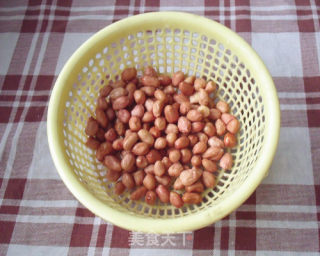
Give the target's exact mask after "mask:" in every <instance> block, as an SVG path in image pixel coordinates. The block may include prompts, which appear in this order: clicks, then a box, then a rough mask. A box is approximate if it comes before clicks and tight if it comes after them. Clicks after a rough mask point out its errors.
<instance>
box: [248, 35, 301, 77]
mask: <svg viewBox="0 0 320 256" xmlns="http://www.w3.org/2000/svg"><path fill="white" fill-rule="evenodd" d="M252 46H253V48H254V49H255V50H256V51H257V52H258V54H259V55H260V57H261V58H262V60H263V61H264V63H265V64H266V66H267V68H268V69H269V71H270V73H271V75H272V76H295V77H297V76H303V72H302V60H301V48H300V38H299V34H298V33H273V34H271V33H252Z"/></svg>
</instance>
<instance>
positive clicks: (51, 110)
mask: <svg viewBox="0 0 320 256" xmlns="http://www.w3.org/2000/svg"><path fill="white" fill-rule="evenodd" d="M167 15H170V16H172V17H177V18H184V19H190V18H196V19H199V20H203V21H205V22H209V23H211V24H208V25H211V26H212V25H214V26H215V27H216V28H219V29H222V30H224V31H226V32H228V33H231V35H232V36H233V37H235V38H237V40H240V41H241V46H243V48H242V50H245V51H248V52H249V53H250V54H254V55H255V57H256V58H255V62H256V64H257V66H258V67H260V68H262V69H263V70H264V71H265V72H264V76H263V80H264V82H266V83H267V84H269V85H270V87H269V90H270V91H269V92H268V94H267V95H265V96H266V102H265V103H266V104H269V103H270V99H272V101H271V103H272V104H271V103H270V104H269V107H268V110H269V111H270V114H271V115H270V114H269V115H268V116H270V118H271V120H270V121H272V123H271V122H268V123H269V127H266V129H265V130H266V132H265V136H266V137H265V141H266V143H265V144H264V145H263V147H262V149H261V156H262V158H263V159H262V160H261V161H258V165H256V166H255V168H254V169H253V170H252V174H251V175H250V176H249V177H248V178H247V179H246V180H245V181H244V182H243V184H242V185H241V186H240V187H239V188H238V189H237V192H236V193H233V195H232V196H230V197H229V198H228V199H227V200H225V201H222V202H221V203H219V205H217V206H214V207H212V208H211V209H207V210H204V211H201V212H199V213H195V214H193V215H189V216H184V217H179V218H175V219H166V220H164V219H159V220H157V221H154V219H152V218H145V217H142V216H134V215H128V214H126V213H123V212H121V211H118V210H115V209H113V208H112V207H109V206H107V205H105V204H104V203H103V202H102V201H101V200H99V199H98V198H96V197H94V195H93V194H92V193H91V192H90V191H89V190H88V189H87V188H85V187H83V186H82V184H81V183H80V181H79V180H78V178H77V177H76V175H75V174H74V172H72V171H71V170H70V167H69V163H68V161H67V159H66V157H65V155H64V154H62V152H61V151H60V149H61V148H63V147H64V145H63V143H62V140H59V139H57V138H59V137H60V136H61V133H60V134H59V132H58V125H57V124H58V121H59V116H58V113H59V111H58V104H55V102H56V101H57V100H58V99H59V98H60V97H61V95H62V94H63V84H64V83H63V82H64V81H66V80H67V73H68V71H69V70H71V68H72V67H73V66H74V64H75V63H76V62H77V61H78V59H80V58H81V55H82V53H84V52H85V51H86V50H87V47H88V45H89V46H90V45H93V44H94V42H95V41H96V40H99V38H101V37H103V36H104V34H105V33H108V32H109V31H110V32H112V30H115V29H118V28H117V26H118V25H125V24H126V23H127V22H128V21H131V22H137V21H139V20H140V19H145V17H147V16H153V17H156V16H158V17H163V18H164V19H165V18H168V17H167ZM139 22H140V21H139ZM239 43H240V42H239ZM47 120H48V121H47V135H48V142H49V148H50V152H51V156H52V158H53V161H54V164H55V166H56V168H57V170H58V173H59V175H60V177H61V179H62V180H63V182H64V183H65V185H66V186H67V187H68V189H69V190H70V191H71V193H72V194H73V195H74V196H75V197H76V198H77V199H78V200H79V201H80V202H81V203H82V204H83V205H84V206H86V207H87V208H88V209H90V210H91V211H92V212H93V213H94V214H96V215H98V216H100V217H102V218H103V219H107V220H108V221H110V222H111V223H114V224H116V225H117V226H120V227H122V228H124V229H129V230H138V231H143V232H155V233H172V232H182V231H189V230H194V229H198V228H201V227H204V226H207V225H209V224H211V223H212V222H215V221H218V220H220V219H222V218H223V217H224V216H226V215H228V214H229V213H230V212H232V211H233V210H235V209H236V208H238V207H239V206H240V205H241V204H242V203H243V202H244V201H245V200H246V199H247V198H248V197H249V196H250V195H251V194H252V193H253V192H254V190H255V189H256V188H257V186H258V185H259V184H260V182H261V181H262V179H263V177H264V175H265V173H266V172H267V171H268V169H269V167H270V165H271V162H272V159H273V157H274V154H275V151H276V147H277V144H278V139H279V133H280V107H279V102H278V98H277V93H276V90H275V87H274V84H273V81H272V78H271V76H270V74H269V72H268V71H267V69H266V67H265V65H264V63H263V62H262V60H261V59H260V57H259V56H258V54H257V53H256V52H255V51H254V50H253V49H252V48H251V47H250V46H249V45H248V44H247V43H246V42H245V41H244V40H243V39H242V38H241V37H240V36H238V35H237V34H236V33H234V32H233V31H231V30H230V29H228V28H226V27H225V26H223V25H221V24H219V23H217V22H215V21H212V20H210V19H207V18H205V17H201V16H198V15H195V14H190V13H182V12H154V13H145V14H140V15H136V16H132V17H129V18H126V19H123V20H120V21H118V22H115V23H113V24H111V25H109V26H108V27H106V28H103V29H102V30H100V31H99V32H97V33H96V34H95V35H94V36H92V37H91V38H89V39H88V40H87V41H86V42H85V43H84V44H83V45H82V46H80V48H79V49H78V50H77V51H76V52H75V53H74V54H73V55H72V56H71V57H70V59H69V60H68V61H67V63H66V65H65V66H64V68H63V69H62V71H61V73H60V75H59V77H58V79H57V81H56V83H55V86H54V88H53V90H52V95H51V97H50V102H49V107H48V119H47ZM271 133H272V134H271ZM271 137H272V138H273V139H272V140H271ZM62 138H63V137H62ZM270 152H271V153H270ZM68 170H69V171H68ZM213 212H215V213H216V215H213ZM195 218H196V219H197V221H195ZM141 221H143V223H144V224H143V225H141Z"/></svg>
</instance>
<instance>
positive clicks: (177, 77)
mask: <svg viewBox="0 0 320 256" xmlns="http://www.w3.org/2000/svg"><path fill="white" fill-rule="evenodd" d="M183 80H184V74H183V72H182V71H178V72H176V73H174V74H173V75H172V85H173V86H178V85H179V84H180V83H181V82H182V81H183Z"/></svg>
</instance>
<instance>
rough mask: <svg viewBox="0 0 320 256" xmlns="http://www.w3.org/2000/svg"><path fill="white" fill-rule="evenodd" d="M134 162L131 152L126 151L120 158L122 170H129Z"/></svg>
mask: <svg viewBox="0 0 320 256" xmlns="http://www.w3.org/2000/svg"><path fill="white" fill-rule="evenodd" d="M135 162H136V159H135V157H134V156H133V154H132V153H130V152H128V153H127V154H126V155H125V156H124V157H123V158H122V160H121V168H122V170H123V171H125V172H127V171H130V170H131V169H132V168H133V166H134V164H135Z"/></svg>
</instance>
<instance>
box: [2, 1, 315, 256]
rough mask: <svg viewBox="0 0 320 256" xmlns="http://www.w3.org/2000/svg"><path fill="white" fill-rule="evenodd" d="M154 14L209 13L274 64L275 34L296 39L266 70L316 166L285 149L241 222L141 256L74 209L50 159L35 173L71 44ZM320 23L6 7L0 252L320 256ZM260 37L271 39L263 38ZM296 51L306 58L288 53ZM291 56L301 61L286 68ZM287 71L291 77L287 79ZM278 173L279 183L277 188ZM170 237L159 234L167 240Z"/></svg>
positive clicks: (242, 11)
mask: <svg viewBox="0 0 320 256" xmlns="http://www.w3.org/2000/svg"><path fill="white" fill-rule="evenodd" d="M159 10H160V11H163V10H177V11H187V12H193V13H195V14H199V15H204V16H206V17H208V18H210V19H214V20H216V21H219V22H221V23H222V24H224V25H226V26H228V27H230V28H231V29H233V30H235V31H236V32H239V33H240V35H241V36H243V37H244V38H245V39H246V40H247V41H248V42H249V43H252V44H253V46H254V47H257V50H258V51H259V47H260V48H262V49H263V48H268V47H269V45H270V44H271V45H273V46H272V47H273V48H271V50H272V51H271V54H272V52H276V50H277V49H276V48H277V45H275V46H274V44H272V43H273V41H274V40H277V39H278V37H279V36H280V37H281V38H285V39H286V38H287V37H286V36H287V35H290V38H291V37H292V38H297V39H298V40H296V41H290V43H288V44H287V48H288V51H287V53H283V56H281V55H280V56H276V55H275V56H274V57H273V58H272V59H273V60H274V61H275V62H274V63H276V65H279V66H277V69H273V68H274V67H273V66H268V65H274V63H273V62H270V63H269V62H268V60H267V61H266V60H265V61H266V65H267V66H268V67H269V69H270V70H271V71H272V70H275V71H276V75H274V74H273V73H271V74H272V75H274V81H275V84H276V87H277V90H278V93H279V100H280V105H281V115H282V120H281V125H282V129H283V135H286V134H287V133H288V132H290V134H299V133H303V134H307V136H306V137H304V141H305V144H303V145H299V147H302V151H299V152H304V154H305V155H304V157H305V158H306V159H310V163H309V162H307V160H306V161H305V162H303V163H299V162H295V161H296V159H295V158H294V157H293V155H294V153H293V152H294V151H290V146H291V144H287V149H288V152H278V153H277V156H276V158H275V161H274V164H273V166H272V167H271V169H272V172H270V174H269V177H268V178H267V179H266V180H265V181H264V183H263V184H262V185H261V186H259V188H258V189H257V191H256V192H255V193H254V194H253V195H252V196H251V197H250V198H249V199H248V200H247V201H246V202H245V203H244V204H243V205H242V206H241V207H240V208H239V209H238V210H237V211H236V212H234V213H232V214H231V215H230V216H227V217H226V218H224V219H223V220H221V221H220V222H218V223H216V224H215V225H211V226H208V227H205V228H203V229H200V230H197V231H194V232H192V233H186V234H185V235H186V236H185V239H186V241H183V236H182V234H180V235H175V236H173V237H174V238H173V240H172V241H174V242H175V245H174V246H173V245H170V244H169V245H168V244H166V245H161V243H160V244H159V245H158V246H147V245H145V246H135V245H132V244H130V236H131V235H132V233H131V232H129V231H126V230H123V229H121V228H118V227H115V226H113V225H111V224H109V223H105V222H103V221H100V219H99V218H98V217H95V216H94V215H93V214H92V213H91V212H90V211H88V210H87V209H85V208H83V207H82V206H79V205H78V203H77V202H76V200H75V199H74V198H73V196H72V195H71V194H70V192H69V191H68V190H67V189H66V187H65V185H64V184H63V183H62V182H61V181H60V179H59V178H58V177H57V175H56V174H53V173H51V172H50V171H53V172H54V168H53V167H52V166H51V165H52V162H51V160H50V159H49V155H46V156H44V157H48V159H47V160H48V162H47V166H48V168H50V167H52V169H50V170H49V171H48V170H47V169H48V168H44V169H43V170H42V171H40V170H38V169H39V168H37V164H36V163H35V162H34V161H35V159H37V158H36V156H37V154H44V153H43V151H45V152H47V154H49V152H48V149H47V148H46V149H43V148H41V145H42V144H43V143H44V142H43V141H44V139H43V138H45V129H43V127H44V123H43V121H45V120H46V110H47V104H48V100H49V97H50V92H51V89H52V86H53V83H54V81H55V79H56V75H57V70H56V69H57V67H58V65H57V64H58V63H59V61H60V59H61V54H62V49H63V47H67V46H66V44H67V43H68V42H67V41H66V40H67V39H66V38H68V36H73V35H75V36H79V35H85V36H86V35H88V36H89V34H91V33H94V32H96V31H97V30H99V29H101V28H103V27H105V26H106V25H108V24H110V23H112V22H115V21H117V20H120V19H122V18H125V17H127V16H131V15H135V14H139V13H142V12H150V11H159ZM319 17H320V4H319V2H318V1H315V0H308V1H304V0H295V1H291V2H290V1H289V2H288V1H276V0H272V1H267V2H265V1H248V0H244V1H235V0H227V1H224V2H219V1H208V0H203V1H200V2H197V3H195V2H193V1H184V2H180V1H173V0H172V1H171V0H169V1H142V0H136V1H127V0H114V1H109V2H108V3H106V2H105V1H100V0H97V1H82V0H81V1H51V0H47V1H46V0H43V1H41V0H32V1H31V0H30V1H29V2H28V3H26V2H23V1H1V2H0V44H2V42H1V40H4V42H6V43H7V44H6V45H9V46H10V47H9V48H10V49H9V48H8V49H0V56H1V57H6V56H7V55H8V56H9V57H8V58H5V60H6V61H2V62H1V67H0V138H1V139H0V227H1V232H0V254H1V255H6V254H8V255H19V254H24V255H25V254H31V253H32V254H33V255H40V254H43V251H41V250H42V248H43V249H45V250H46V251H47V252H50V251H53V250H57V252H59V253H57V254H59V255H60V254H61V255H67V254H68V255H83V254H90V255H117V256H119V255H129V254H141V253H142V251H139V250H144V251H143V253H145V254H148V255H156V254H170V253H171V254H177V255H180V254H183V253H187V254H188V255H191V254H192V255H212V254H214V255H228V254H236V255H256V254H262V255H263V254H265V253H267V252H268V253H269V254H272V253H273V252H274V251H278V252H280V253H283V254H290V253H296V254H297V255H298V254H299V253H305V254H306V255H307V254H308V253H309V252H310V253H319V252H320V242H319V241H320V237H319V233H320V228H319V222H320V211H319V209H320V208H319V207H320V160H319V159H320V147H319V145H320V139H319V138H320V136H319V134H320V118H319V116H320V87H319V84H320V68H319V64H320V59H319V58H320V47H319V43H320V36H319V32H320V19H319ZM9 34H10V39H8V38H9V37H8V35H9ZM261 38H265V39H266V40H265V41H259V40H257V39H261ZM8 41H9V44H8ZM257 42H258V45H256V43H257ZM277 42H279V41H277ZM279 43H281V42H279ZM292 43H294V44H296V46H297V47H295V49H298V51H299V52H291V51H290V49H291V48H290V47H293V45H291V44H292ZM259 44H260V45H259ZM259 53H260V52H259ZM3 54H4V55H3ZM70 54H71V53H70ZM293 54H294V55H295V56H297V58H299V59H297V58H296V59H295V60H296V61H297V62H296V63H295V64H292V63H287V62H286V58H287V57H288V55H293ZM7 59H8V61H7ZM286 67H289V68H286ZM279 70H282V72H283V73H281V72H280V71H279ZM288 70H289V71H290V70H294V71H295V72H296V73H294V74H293V75H292V74H290V75H289V74H288V72H287V71H288ZM299 70H301V73H299V72H300V71H299ZM43 136H44V137H43ZM296 139H297V138H296V137H292V138H286V140H284V139H283V138H281V139H280V146H281V143H286V141H289V142H291V143H292V144H293V145H296V144H297V143H295V141H296ZM38 147H40V149H37V148H38ZM297 150H300V148H299V149H298V148H297ZM291 154H292V155H291ZM41 156H42V155H41ZM308 161H309V160H308ZM290 162H294V163H295V165H297V166H299V167H301V170H300V171H301V173H303V174H304V176H303V175H302V176H301V177H303V178H305V179H303V180H296V179H294V177H292V176H293V175H294V174H295V173H296V171H299V170H288V168H287V165H288V164H289V163H290ZM307 166H311V167H307ZM46 171H47V172H48V173H46ZM275 173H277V174H278V176H276V177H277V178H280V179H282V180H280V181H279V180H275V178H274V177H275V176H274V175H275ZM279 173H280V174H281V175H283V176H281V175H280V174H279ZM48 175H49V177H46V176H48ZM299 177H300V176H299ZM289 181H290V182H291V183H290V182H289ZM292 181H295V182H292ZM145 238H146V237H145ZM164 238H165V236H159V240H161V241H163V240H164ZM25 246H27V247H25ZM180 250H183V251H180Z"/></svg>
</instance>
